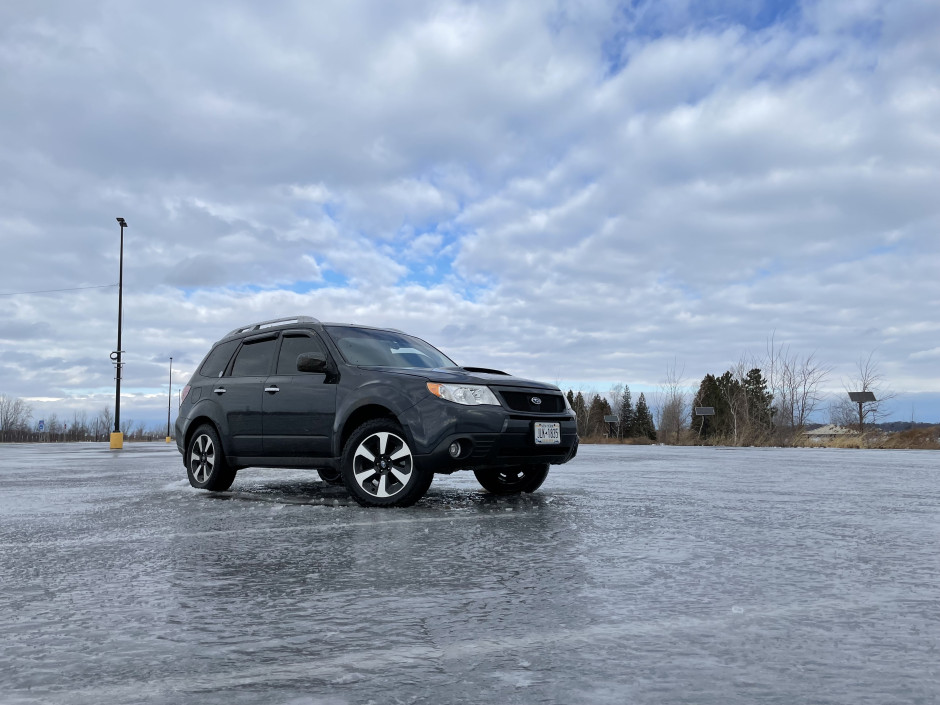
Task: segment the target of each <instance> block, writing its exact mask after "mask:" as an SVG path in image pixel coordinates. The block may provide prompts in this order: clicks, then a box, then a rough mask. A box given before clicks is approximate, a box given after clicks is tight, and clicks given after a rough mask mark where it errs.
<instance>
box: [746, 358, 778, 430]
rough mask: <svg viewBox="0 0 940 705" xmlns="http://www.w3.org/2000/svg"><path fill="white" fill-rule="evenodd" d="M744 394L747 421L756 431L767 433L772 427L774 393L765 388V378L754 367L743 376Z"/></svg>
mask: <svg viewBox="0 0 940 705" xmlns="http://www.w3.org/2000/svg"><path fill="white" fill-rule="evenodd" d="M743 386H744V394H745V397H746V398H747V402H748V421H749V423H750V424H751V427H752V429H753V430H755V431H756V432H758V433H761V434H764V433H769V432H770V431H771V429H772V428H773V418H774V411H775V410H774V406H773V402H774V395H773V394H771V393H770V391H769V390H768V389H767V380H766V379H764V376H763V375H762V374H761V371H760V369H758V368H756V367H755V368H754V369H752V370H750V371H749V372H748V373H747V376H746V377H745V378H744V385H743Z"/></svg>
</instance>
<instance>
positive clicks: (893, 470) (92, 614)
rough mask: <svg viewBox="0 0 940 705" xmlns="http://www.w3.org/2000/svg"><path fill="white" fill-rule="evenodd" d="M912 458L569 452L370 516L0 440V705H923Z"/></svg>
mask: <svg viewBox="0 0 940 705" xmlns="http://www.w3.org/2000/svg"><path fill="white" fill-rule="evenodd" d="M938 459H940V455H938V454H937V453H934V452H929V451H925V452H914V451H857V450H845V451H840V450H826V449H793V450H782V449H722V448H669V447H661V446H653V447H605V446H584V447H582V449H581V452H580V454H579V456H578V458H577V459H576V460H575V461H574V462H572V463H570V464H569V465H566V466H562V467H556V468H553V469H552V472H551V473H550V474H549V477H548V480H547V481H546V483H545V485H543V487H542V489H541V490H539V491H538V492H536V493H534V494H532V495H525V496H520V497H515V498H496V497H492V496H490V495H488V494H486V493H485V492H483V491H482V490H481V489H480V488H479V486H478V485H477V484H476V482H475V480H474V478H473V476H472V474H469V473H458V474H456V475H453V476H450V477H438V478H436V479H435V482H434V484H433V485H432V486H431V489H430V491H429V493H428V495H427V496H426V497H425V498H424V499H423V500H422V501H421V502H419V504H418V505H417V506H415V507H412V508H409V509H395V510H375V509H371V510H370V509H362V508H360V507H358V506H357V505H355V504H354V503H352V502H351V501H350V500H349V499H348V498H347V497H346V495H345V493H344V492H343V491H342V490H340V489H336V488H331V487H328V486H326V485H324V484H323V483H322V482H320V481H319V478H318V477H317V475H316V474H315V473H313V472H301V471H294V470H291V471H275V470H246V471H242V472H241V473H240V474H239V476H238V478H237V480H236V481H235V485H234V486H233V488H232V490H233V491H232V492H230V493H225V494H211V493H206V492H199V491H197V490H194V489H192V488H190V487H189V485H188V483H187V481H186V479H185V472H184V470H183V467H182V463H181V460H180V456H179V454H178V453H177V452H176V449H175V447H166V446H163V445H162V444H160V445H158V444H127V446H125V450H124V451H109V450H107V448H106V447H102V446H100V445H97V446H96V445H63V446H0V557H2V562H0V643H2V649H0V703H14V704H17V703H40V702H41V703H77V704H79V705H81V704H83V703H89V704H91V703H95V704H96V705H97V704H99V703H182V702H186V703H190V702H192V703H195V702H199V703H220V704H221V703H225V704H227V705H228V704H238V703H291V704H293V705H304V704H313V703H330V704H336V703H369V702H374V703H429V704H430V703H434V704H444V703H489V702H493V703H497V702H498V703H616V704H617V705H620V704H621V703H629V702H644V703H656V702H661V703H715V704H716V705H717V704H719V703H720V704H722V705H724V704H727V703H754V702H762V703H781V705H784V704H785V705H790V704H791V703H797V702H817V703H852V704H853V705H859V704H861V703H878V704H881V703H885V702H914V703H916V702H922V703H932V702H937V701H938V700H940V666H938V663H940V557H938V552H937V547H938V546H940V483H938V479H940V463H938Z"/></svg>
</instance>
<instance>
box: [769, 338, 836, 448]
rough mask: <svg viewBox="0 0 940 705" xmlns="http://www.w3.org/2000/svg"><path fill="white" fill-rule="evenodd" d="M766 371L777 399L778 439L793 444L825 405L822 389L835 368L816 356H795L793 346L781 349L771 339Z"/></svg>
mask: <svg viewBox="0 0 940 705" xmlns="http://www.w3.org/2000/svg"><path fill="white" fill-rule="evenodd" d="M764 369H765V370H766V372H767V382H768V386H769V387H770V391H771V392H772V393H773V395H774V410H775V411H774V425H775V427H776V429H777V433H778V437H779V438H780V440H786V441H792V439H793V438H794V437H795V436H797V435H799V434H800V433H802V432H803V428H804V427H805V426H806V424H807V422H808V421H809V417H810V416H811V415H812V414H813V413H814V412H815V411H816V409H818V408H819V405H820V404H821V403H822V400H823V393H822V386H823V384H824V383H825V382H826V380H827V379H828V378H829V374H830V373H831V371H832V368H831V367H830V366H829V365H823V364H822V363H820V362H819V361H818V360H817V359H816V353H815V352H813V353H810V354H809V355H806V356H804V357H801V356H799V355H797V354H796V353H791V352H790V346H789V345H783V344H781V345H779V346H778V345H777V344H776V343H775V341H774V339H773V336H771V338H770V339H769V340H768V341H767V359H766V361H765V363H764Z"/></svg>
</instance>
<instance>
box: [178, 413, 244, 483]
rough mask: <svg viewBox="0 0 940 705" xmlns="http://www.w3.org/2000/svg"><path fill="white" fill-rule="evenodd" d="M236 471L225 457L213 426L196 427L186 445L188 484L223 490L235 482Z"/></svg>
mask: <svg viewBox="0 0 940 705" xmlns="http://www.w3.org/2000/svg"><path fill="white" fill-rule="evenodd" d="M236 472H237V470H236V469H235V468H232V467H230V466H229V464H228V461H226V459H225V453H223V452H222V443H221V442H219V434H218V433H216V432H215V428H213V427H212V426H210V425H209V424H203V425H202V426H200V427H199V428H197V429H196V431H195V433H193V435H192V437H191V438H190V439H189V444H188V445H187V446H186V475H187V476H188V477H189V484H191V485H192V486H193V487H196V488H198V489H200V490H212V491H213V492H224V491H225V490H227V489H228V488H229V487H231V486H232V483H233V482H235V473H236Z"/></svg>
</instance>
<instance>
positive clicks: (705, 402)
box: [692, 374, 729, 438]
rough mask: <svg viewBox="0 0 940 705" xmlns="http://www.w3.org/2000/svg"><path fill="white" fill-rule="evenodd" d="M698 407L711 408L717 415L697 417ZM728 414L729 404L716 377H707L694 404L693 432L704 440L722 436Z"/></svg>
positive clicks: (700, 385) (703, 380)
mask: <svg viewBox="0 0 940 705" xmlns="http://www.w3.org/2000/svg"><path fill="white" fill-rule="evenodd" d="M697 406H710V407H712V408H713V409H714V410H715V415H714V416H696V415H695V407H697ZM728 413H729V410H728V407H727V404H726V403H725V399H724V396H723V395H722V392H721V387H720V386H719V385H718V380H717V379H716V378H715V375H712V374H707V375H705V377H704V378H703V379H702V382H701V384H699V387H698V392H697V393H696V395H695V400H694V401H693V402H692V430H693V431H695V432H697V433H698V434H699V435H700V436H701V437H702V438H716V437H718V436H720V435H722V429H723V428H724V426H725V425H726V420H727V415H728Z"/></svg>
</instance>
